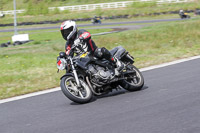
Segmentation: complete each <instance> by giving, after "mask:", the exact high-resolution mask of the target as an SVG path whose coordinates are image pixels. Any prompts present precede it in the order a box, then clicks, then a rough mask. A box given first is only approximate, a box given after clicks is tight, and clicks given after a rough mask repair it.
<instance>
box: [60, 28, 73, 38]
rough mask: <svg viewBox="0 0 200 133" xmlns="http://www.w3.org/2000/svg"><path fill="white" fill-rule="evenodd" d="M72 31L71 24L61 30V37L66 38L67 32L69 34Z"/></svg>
mask: <svg viewBox="0 0 200 133" xmlns="http://www.w3.org/2000/svg"><path fill="white" fill-rule="evenodd" d="M72 31H73V26H71V27H69V28H67V29H63V30H61V34H62V36H63V38H64V39H65V40H67V37H68V36H69V34H70V33H71V32H72Z"/></svg>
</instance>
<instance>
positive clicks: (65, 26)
mask: <svg viewBox="0 0 200 133" xmlns="http://www.w3.org/2000/svg"><path fill="white" fill-rule="evenodd" d="M60 31H61V34H62V36H63V38H64V39H65V40H66V41H67V40H69V39H70V38H71V37H72V36H73V35H75V34H76V33H77V26H76V22H75V21H71V20H69V21H65V22H63V23H62V24H61V26H60Z"/></svg>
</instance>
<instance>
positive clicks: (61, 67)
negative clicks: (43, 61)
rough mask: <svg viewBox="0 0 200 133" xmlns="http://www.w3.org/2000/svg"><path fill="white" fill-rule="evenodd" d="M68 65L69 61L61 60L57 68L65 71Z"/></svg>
mask: <svg viewBox="0 0 200 133" xmlns="http://www.w3.org/2000/svg"><path fill="white" fill-rule="evenodd" d="M66 65H67V61H66V60H65V59H62V58H61V59H59V60H58V62H57V68H58V69H59V70H64V69H65V68H66Z"/></svg>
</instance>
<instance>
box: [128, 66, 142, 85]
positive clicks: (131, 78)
mask: <svg viewBox="0 0 200 133" xmlns="http://www.w3.org/2000/svg"><path fill="white" fill-rule="evenodd" d="M132 70H134V71H135V72H134V73H131V74H128V79H127V80H126V81H127V82H129V83H130V84H131V85H135V86H137V85H140V83H141V82H142V77H141V75H140V73H139V72H138V71H137V70H136V69H135V68H132Z"/></svg>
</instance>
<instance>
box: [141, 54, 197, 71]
mask: <svg viewBox="0 0 200 133" xmlns="http://www.w3.org/2000/svg"><path fill="white" fill-rule="evenodd" d="M199 58H200V56H193V57H189V58H184V59H180V60H175V61H172V62H168V63H163V64H160V65H154V66H150V67H145V68H141V69H140V71H141V72H144V71H148V70H153V69H156V68H161V67H166V66H170V65H174V64H178V63H182V62H186V61H190V60H195V59H199Z"/></svg>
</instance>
